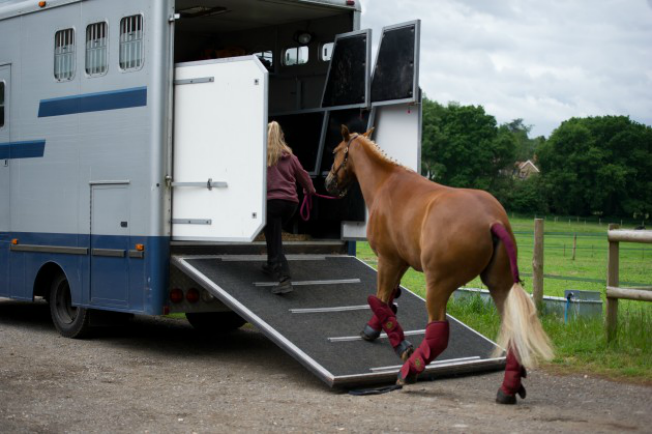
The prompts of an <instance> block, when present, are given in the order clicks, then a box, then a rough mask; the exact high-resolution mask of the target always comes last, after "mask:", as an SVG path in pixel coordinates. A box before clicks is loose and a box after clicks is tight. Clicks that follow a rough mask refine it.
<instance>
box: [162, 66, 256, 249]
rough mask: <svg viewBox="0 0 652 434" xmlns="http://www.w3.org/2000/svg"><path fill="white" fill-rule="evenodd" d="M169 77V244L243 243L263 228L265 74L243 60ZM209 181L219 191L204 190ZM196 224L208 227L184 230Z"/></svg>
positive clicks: (185, 70)
mask: <svg viewBox="0 0 652 434" xmlns="http://www.w3.org/2000/svg"><path fill="white" fill-rule="evenodd" d="M175 74H176V76H175V82H176V83H177V85H176V86H175V115H174V116H175V119H174V129H175V134H174V183H173V210H172V221H173V225H172V237H173V239H176V240H198V241H251V240H253V239H254V237H255V236H256V235H257V233H258V232H259V231H260V229H262V227H263V226H264V225H265V204H266V195H267V187H266V180H267V171H266V169H267V165H266V158H267V156H266V150H267V70H266V69H265V68H264V67H263V66H262V64H261V63H260V61H259V60H258V59H257V58H256V57H255V56H249V57H240V58H234V59H224V60H219V61H215V60H213V61H206V62H192V63H187V64H180V65H178V66H177V68H176V71H175ZM189 80H196V81H197V83H194V84H180V83H184V82H185V83H187V82H188V81H189ZM209 179H212V181H213V182H221V183H226V185H227V186H226V187H225V188H221V187H214V188H212V189H211V190H209V189H208V188H207V186H206V184H207V182H208V180H209ZM178 183H181V184H183V183H202V184H203V185H202V186H196V187H193V186H175V185H177V184H178ZM181 221H186V222H185V223H181ZM201 221H204V222H210V224H188V222H195V223H197V222H201Z"/></svg>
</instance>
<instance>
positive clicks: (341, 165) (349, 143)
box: [333, 134, 360, 176]
mask: <svg viewBox="0 0 652 434" xmlns="http://www.w3.org/2000/svg"><path fill="white" fill-rule="evenodd" d="M358 137H360V135H359V134H356V135H355V136H354V137H351V139H349V142H348V143H347V144H346V149H344V161H342V164H340V167H338V168H337V169H336V170H335V171H334V172H333V176H336V175H337V173H338V172H339V171H340V170H341V169H342V168H344V169H346V165H347V163H348V162H349V147H350V146H351V143H353V142H354V141H355V139H357V138H358Z"/></svg>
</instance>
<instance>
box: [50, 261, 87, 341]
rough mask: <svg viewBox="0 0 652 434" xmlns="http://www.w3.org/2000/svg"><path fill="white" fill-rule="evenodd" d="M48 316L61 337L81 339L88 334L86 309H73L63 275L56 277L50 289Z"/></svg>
mask: <svg viewBox="0 0 652 434" xmlns="http://www.w3.org/2000/svg"><path fill="white" fill-rule="evenodd" d="M49 301H50V315H51V316H52V322H53V323H54V326H55V327H56V328H57V330H58V331H59V333H60V334H61V336H64V337H66V338H76V339H81V338H84V337H86V336H88V334H89V332H90V315H89V311H88V309H84V308H81V307H74V306H73V305H72V298H71V296H70V285H69V284H68V279H66V276H64V275H63V274H60V275H58V276H57V277H56V278H55V279H54V281H53V282H52V286H51V287H50V297H49Z"/></svg>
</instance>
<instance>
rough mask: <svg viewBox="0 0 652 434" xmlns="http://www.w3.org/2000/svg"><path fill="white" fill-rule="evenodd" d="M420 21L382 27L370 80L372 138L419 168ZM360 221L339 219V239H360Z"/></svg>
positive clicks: (363, 230)
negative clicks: (340, 233) (340, 221)
mask: <svg viewBox="0 0 652 434" xmlns="http://www.w3.org/2000/svg"><path fill="white" fill-rule="evenodd" d="M419 39H420V21H419V20H416V21H410V22H407V23H402V24H396V25H392V26H387V27H384V28H383V33H382V36H381V40H380V44H379V47H378V53H377V57H376V63H375V65H374V70H373V76H372V79H371V91H370V92H371V98H370V99H371V124H372V125H373V126H374V127H375V131H374V135H373V139H374V140H375V141H376V143H378V145H379V146H380V147H381V148H382V149H383V151H385V152H386V153H387V155H389V156H390V157H392V158H393V159H395V160H396V161H398V162H399V163H401V164H403V165H404V166H406V167H409V168H410V169H413V170H414V171H415V172H417V173H419V171H420V170H421V92H420V90H419ZM367 220H368V216H367V218H366V219H365V221H364V222H362V221H360V222H352V221H349V222H343V223H342V238H344V239H364V238H366V236H367V225H366V221H367Z"/></svg>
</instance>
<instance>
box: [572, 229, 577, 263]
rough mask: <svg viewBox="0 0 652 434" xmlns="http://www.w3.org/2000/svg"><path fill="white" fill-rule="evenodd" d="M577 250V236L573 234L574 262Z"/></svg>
mask: <svg viewBox="0 0 652 434" xmlns="http://www.w3.org/2000/svg"><path fill="white" fill-rule="evenodd" d="M576 250H577V234H573V261H574V260H575V251H576Z"/></svg>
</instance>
